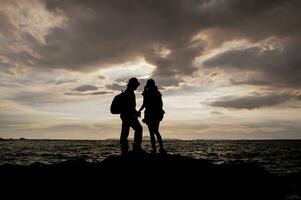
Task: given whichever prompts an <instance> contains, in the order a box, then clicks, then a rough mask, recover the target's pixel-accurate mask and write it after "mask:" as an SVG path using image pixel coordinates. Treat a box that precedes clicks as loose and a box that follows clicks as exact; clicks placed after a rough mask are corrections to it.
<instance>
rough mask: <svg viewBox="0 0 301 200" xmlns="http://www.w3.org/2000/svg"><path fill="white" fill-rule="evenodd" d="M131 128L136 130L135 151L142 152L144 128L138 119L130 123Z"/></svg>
mask: <svg viewBox="0 0 301 200" xmlns="http://www.w3.org/2000/svg"><path fill="white" fill-rule="evenodd" d="M130 126H131V127H132V128H133V129H134V131H135V133H134V144H133V150H134V151H136V150H137V151H140V150H142V149H141V142H142V126H141V124H140V122H139V120H138V119H137V118H133V119H131V121H130Z"/></svg>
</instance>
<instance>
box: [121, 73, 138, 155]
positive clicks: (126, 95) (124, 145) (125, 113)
mask: <svg viewBox="0 0 301 200" xmlns="http://www.w3.org/2000/svg"><path fill="white" fill-rule="evenodd" d="M139 85H140V83H139V81H138V80H137V78H131V79H130V80H129V81H128V84H127V88H126V90H125V91H124V92H123V94H122V102H123V103H122V109H121V113H120V118H121V120H122V129H121V135H120V145H121V153H122V154H123V155H124V154H127V153H128V149H129V143H128V136H129V131H130V127H131V128H133V129H134V130H135V133H134V134H135V135H134V144H133V152H139V153H140V152H142V151H143V150H142V148H141V142H142V126H141V124H140V122H139V120H138V117H139V116H140V114H139V113H138V112H137V110H136V96H135V93H134V91H135V90H137V88H138V86H139Z"/></svg>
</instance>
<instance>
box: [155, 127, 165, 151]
mask: <svg viewBox="0 0 301 200" xmlns="http://www.w3.org/2000/svg"><path fill="white" fill-rule="evenodd" d="M159 126H160V122H159V121H158V122H155V123H154V134H155V135H156V137H157V140H158V143H159V146H160V152H163V151H164V147H163V140H162V137H161V134H160V132H159Z"/></svg>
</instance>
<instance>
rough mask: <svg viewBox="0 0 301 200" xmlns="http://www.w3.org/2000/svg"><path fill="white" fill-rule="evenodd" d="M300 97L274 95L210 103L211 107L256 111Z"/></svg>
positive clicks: (233, 98) (226, 99)
mask: <svg viewBox="0 0 301 200" xmlns="http://www.w3.org/2000/svg"><path fill="white" fill-rule="evenodd" d="M297 98H298V96H295V95H291V94H272V95H264V96H258V95H256V96H245V97H228V98H225V99H222V100H218V101H214V102H211V103H209V105H211V106H216V107H224V108H234V109H249V110H251V109H255V108H262V107H271V106H275V105H278V104H280V103H284V102H286V101H288V100H291V99H297Z"/></svg>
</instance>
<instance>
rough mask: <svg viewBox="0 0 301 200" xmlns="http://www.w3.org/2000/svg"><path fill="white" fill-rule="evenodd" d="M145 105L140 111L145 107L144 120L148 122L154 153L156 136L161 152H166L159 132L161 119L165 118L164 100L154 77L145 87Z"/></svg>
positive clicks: (154, 151) (153, 151)
mask: <svg viewBox="0 0 301 200" xmlns="http://www.w3.org/2000/svg"><path fill="white" fill-rule="evenodd" d="M142 95H143V105H142V106H141V108H140V109H139V113H140V112H141V111H142V110H143V109H144V108H145V111H144V119H143V120H142V121H143V122H144V123H146V124H147V126H148V130H149V133H150V139H151V145H152V153H154V154H155V153H156V152H157V149H156V138H157V140H158V143H159V145H160V150H159V151H160V153H166V152H165V150H164V147H163V141H162V137H161V134H160V132H159V126H160V121H161V120H162V119H163V115H164V113H165V112H164V110H163V101H162V94H161V93H160V91H159V90H158V87H157V86H156V84H155V81H154V80H153V79H149V80H148V81H147V83H146V86H145V87H144V91H143V93H142Z"/></svg>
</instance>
